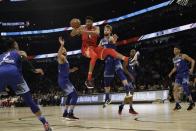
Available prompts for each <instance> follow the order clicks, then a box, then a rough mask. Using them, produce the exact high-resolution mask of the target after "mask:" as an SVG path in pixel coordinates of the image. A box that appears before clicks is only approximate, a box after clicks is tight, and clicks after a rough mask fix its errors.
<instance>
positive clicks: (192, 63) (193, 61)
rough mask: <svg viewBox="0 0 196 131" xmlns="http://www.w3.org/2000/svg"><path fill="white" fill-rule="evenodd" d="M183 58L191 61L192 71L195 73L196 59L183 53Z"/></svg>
mask: <svg viewBox="0 0 196 131" xmlns="http://www.w3.org/2000/svg"><path fill="white" fill-rule="evenodd" d="M182 58H183V59H184V60H186V61H188V62H190V63H191V68H190V73H191V74H192V73H193V70H194V67H195V60H194V59H193V58H191V57H190V56H188V55H186V54H182Z"/></svg>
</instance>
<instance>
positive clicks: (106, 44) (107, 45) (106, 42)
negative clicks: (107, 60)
mask: <svg viewBox="0 0 196 131" xmlns="http://www.w3.org/2000/svg"><path fill="white" fill-rule="evenodd" d="M100 43H101V45H102V46H103V47H105V48H112V49H115V50H116V45H115V44H112V43H110V42H109V40H108V38H103V39H101V41H100Z"/></svg>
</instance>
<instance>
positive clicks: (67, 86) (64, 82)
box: [58, 78, 75, 95]
mask: <svg viewBox="0 0 196 131" xmlns="http://www.w3.org/2000/svg"><path fill="white" fill-rule="evenodd" d="M58 84H59V86H60V88H61V89H62V90H63V91H64V92H65V93H66V95H69V94H70V93H72V92H73V91H74V90H75V88H74V86H73V84H72V83H71V82H70V80H69V79H66V78H58Z"/></svg>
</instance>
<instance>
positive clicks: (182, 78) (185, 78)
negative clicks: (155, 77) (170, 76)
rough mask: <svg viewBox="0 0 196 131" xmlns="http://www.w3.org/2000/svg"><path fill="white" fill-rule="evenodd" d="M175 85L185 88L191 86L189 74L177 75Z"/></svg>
mask: <svg viewBox="0 0 196 131" xmlns="http://www.w3.org/2000/svg"><path fill="white" fill-rule="evenodd" d="M175 83H176V84H178V85H180V86H183V85H188V84H189V74H188V73H182V74H176V78H175Z"/></svg>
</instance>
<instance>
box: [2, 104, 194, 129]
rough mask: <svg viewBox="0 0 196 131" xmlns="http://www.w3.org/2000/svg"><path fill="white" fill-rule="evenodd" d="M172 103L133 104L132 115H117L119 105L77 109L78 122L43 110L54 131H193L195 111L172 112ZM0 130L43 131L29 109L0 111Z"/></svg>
mask: <svg viewBox="0 0 196 131" xmlns="http://www.w3.org/2000/svg"><path fill="white" fill-rule="evenodd" d="M173 106H174V105H173V104H169V103H166V104H136V105H134V108H135V109H136V110H137V111H138V112H139V113H140V114H139V115H138V116H133V115H130V114H129V113H128V106H126V107H125V109H124V112H123V114H122V116H119V115H118V114H117V112H118V105H110V106H108V107H107V108H105V109H103V108H102V106H101V105H98V106H78V107H77V108H76V111H75V114H76V116H78V117H80V120H78V121H67V120H65V119H63V118H62V117H61V116H62V112H63V108H61V107H42V111H43V113H44V114H45V116H46V117H47V119H48V120H49V122H50V124H51V125H52V127H53V131H196V108H195V109H194V110H192V111H186V108H187V106H188V105H187V103H186V104H185V103H183V104H182V107H183V108H182V110H180V111H177V112H174V111H172V108H173ZM0 131H43V128H42V125H41V124H40V122H39V121H38V120H37V119H36V118H35V117H34V116H33V115H32V114H31V112H30V110H29V109H28V108H0Z"/></svg>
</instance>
